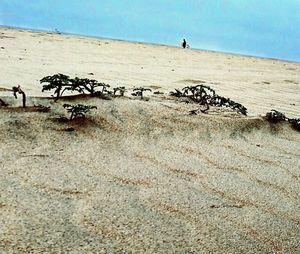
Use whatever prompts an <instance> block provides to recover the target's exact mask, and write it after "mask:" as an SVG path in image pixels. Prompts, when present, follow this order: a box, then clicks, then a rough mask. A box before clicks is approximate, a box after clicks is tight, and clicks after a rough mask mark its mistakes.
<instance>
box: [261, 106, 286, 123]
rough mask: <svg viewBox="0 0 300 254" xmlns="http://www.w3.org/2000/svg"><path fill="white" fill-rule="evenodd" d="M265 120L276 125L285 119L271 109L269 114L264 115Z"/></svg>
mask: <svg viewBox="0 0 300 254" xmlns="http://www.w3.org/2000/svg"><path fill="white" fill-rule="evenodd" d="M266 118H267V120H268V121H269V122H272V123H278V122H281V121H285V120H286V119H287V118H286V117H285V115H284V114H283V113H281V112H279V111H277V110H274V109H272V110H271V112H268V113H267V114H266Z"/></svg>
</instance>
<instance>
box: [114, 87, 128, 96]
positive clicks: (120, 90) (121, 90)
mask: <svg viewBox="0 0 300 254" xmlns="http://www.w3.org/2000/svg"><path fill="white" fill-rule="evenodd" d="M113 91H114V92H113V93H114V95H116V93H117V92H119V93H120V95H121V96H124V93H125V92H126V88H125V86H119V87H115V88H113Z"/></svg>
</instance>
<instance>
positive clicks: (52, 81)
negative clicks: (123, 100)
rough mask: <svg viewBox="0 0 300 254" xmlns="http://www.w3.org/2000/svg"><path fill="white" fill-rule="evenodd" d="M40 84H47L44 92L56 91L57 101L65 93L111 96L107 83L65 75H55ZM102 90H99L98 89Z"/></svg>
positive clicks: (45, 78)
mask: <svg viewBox="0 0 300 254" xmlns="http://www.w3.org/2000/svg"><path fill="white" fill-rule="evenodd" d="M40 83H47V84H45V85H43V88H42V92H44V91H50V90H54V95H55V98H56V100H57V99H58V98H59V97H60V96H62V94H63V93H64V92H65V91H69V92H74V91H75V92H78V93H81V94H85V93H88V94H90V95H92V96H96V95H102V94H104V93H107V94H109V93H110V92H109V91H108V90H107V88H108V87H110V85H108V84H105V83H99V82H98V81H97V80H95V79H87V78H78V77H75V78H70V77H69V76H67V75H64V74H60V73H59V74H54V75H52V76H47V77H44V78H42V79H41V80H40ZM100 87H101V88H102V89H101V90H97V89H96V88H100Z"/></svg>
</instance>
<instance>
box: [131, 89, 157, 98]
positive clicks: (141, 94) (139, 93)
mask: <svg viewBox="0 0 300 254" xmlns="http://www.w3.org/2000/svg"><path fill="white" fill-rule="evenodd" d="M146 91H149V92H152V90H151V89H150V88H144V87H139V88H134V89H133V92H135V93H132V94H131V95H133V96H140V97H141V100H142V99H143V98H144V96H143V93H144V92H146Z"/></svg>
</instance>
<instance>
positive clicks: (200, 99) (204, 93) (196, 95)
mask: <svg viewBox="0 0 300 254" xmlns="http://www.w3.org/2000/svg"><path fill="white" fill-rule="evenodd" d="M170 95H171V96H176V97H178V98H180V97H187V98H190V99H191V100H192V101H194V102H196V103H199V104H200V105H207V108H206V109H205V110H198V111H200V112H203V113H204V112H206V111H207V110H208V109H209V105H211V106H217V107H228V108H232V109H234V110H236V111H237V112H239V113H241V114H243V115H247V108H246V107H244V106H243V105H242V104H240V103H237V102H235V101H233V100H231V99H229V98H225V97H222V96H219V95H217V94H216V92H215V90H214V89H212V88H211V87H209V86H206V85H196V86H186V87H184V88H182V92H181V91H180V90H178V89H175V92H171V93H170ZM198 111H197V110H196V111H195V112H198ZM195 112H194V113H195Z"/></svg>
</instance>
